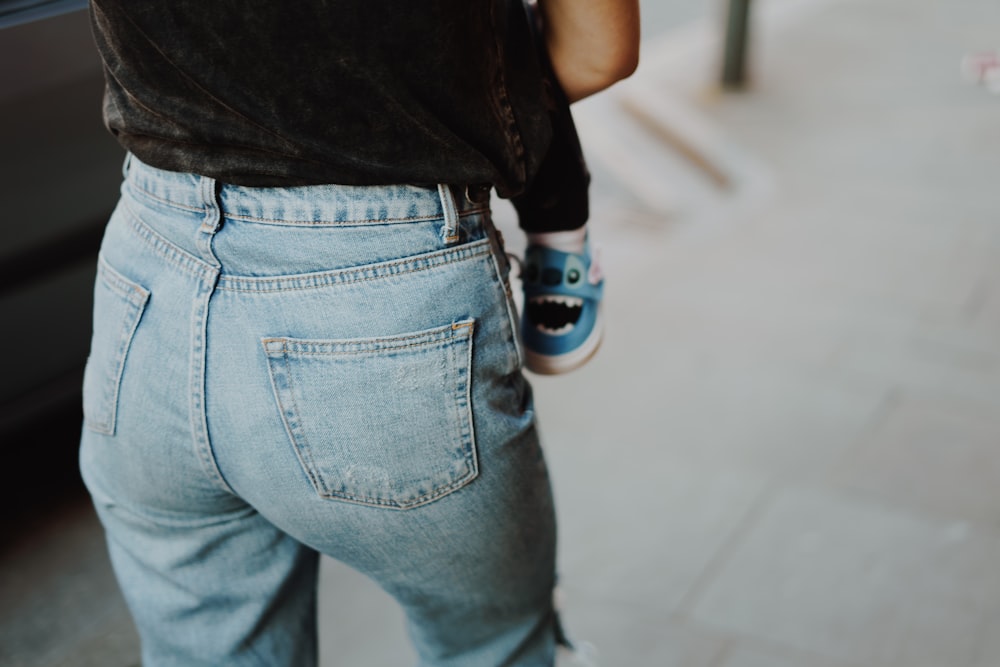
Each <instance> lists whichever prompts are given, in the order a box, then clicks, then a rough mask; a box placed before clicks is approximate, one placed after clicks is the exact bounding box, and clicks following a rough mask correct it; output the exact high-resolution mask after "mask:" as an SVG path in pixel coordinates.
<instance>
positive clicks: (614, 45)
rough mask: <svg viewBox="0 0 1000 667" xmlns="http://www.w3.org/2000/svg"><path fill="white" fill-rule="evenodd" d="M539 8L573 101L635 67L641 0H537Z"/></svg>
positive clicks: (551, 51) (561, 78) (560, 75)
mask: <svg viewBox="0 0 1000 667" xmlns="http://www.w3.org/2000/svg"><path fill="white" fill-rule="evenodd" d="M538 7H539V9H540V10H541V12H542V17H543V22H542V23H543V30H544V34H545V44H546V47H547V48H548V52H549V58H550V60H551V61H552V69H553V70H554V71H555V74H556V77H557V78H558V79H559V83H560V85H561V86H562V88H563V90H564V91H565V92H566V96H567V97H568V98H569V101H570V102H575V101H577V100H579V99H582V98H584V97H587V96H588V95H592V94H594V93H596V92H598V91H601V90H604V89H605V88H607V87H609V86H611V85H612V84H614V83H615V82H617V81H620V80H622V79H624V78H626V77H628V76H629V75H630V74H632V72H634V71H635V68H636V66H637V65H638V62H639V2H638V0H538Z"/></svg>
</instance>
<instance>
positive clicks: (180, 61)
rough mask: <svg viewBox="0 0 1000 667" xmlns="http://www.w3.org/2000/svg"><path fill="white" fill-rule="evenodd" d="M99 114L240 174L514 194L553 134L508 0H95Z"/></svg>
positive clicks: (194, 162)
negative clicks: (101, 66) (472, 186)
mask: <svg viewBox="0 0 1000 667" xmlns="http://www.w3.org/2000/svg"><path fill="white" fill-rule="evenodd" d="M91 12H92V16H93V22H94V31H95V37H96V41H97V45H98V49H99V51H100V52H101V55H102V57H103V59H104V63H105V73H106V79H107V91H106V95H105V103H104V115H105V122H106V124H107V126H108V128H109V129H110V130H111V132H112V133H113V134H114V135H115V136H116V137H117V138H118V140H119V142H120V143H121V144H122V145H123V146H124V147H125V148H126V149H128V150H130V151H131V152H133V153H134V154H135V155H136V156H137V157H138V158H139V159H141V160H142V161H143V162H146V163H147V164H151V165H153V166H156V167H159V168H161V169H167V170H172V171H189V172H194V173H199V174H203V175H206V176H212V177H214V178H217V179H219V180H221V181H223V182H227V183H235V184H239V185H249V186H264V187H270V186H295V185H311V184H322V183H343V184H351V185H370V184H386V183H415V184H433V183H453V184H469V183H490V184H492V185H494V186H495V187H496V188H497V191H498V193H499V194H500V195H501V196H505V197H506V196H513V195H516V194H518V193H520V192H522V191H523V189H524V186H525V184H526V183H527V182H528V181H529V180H530V179H531V178H532V177H533V175H534V174H535V172H536V171H537V170H538V166H539V164H540V162H541V159H542V157H543V156H544V154H545V151H546V149H547V147H548V143H549V141H550V136H551V127H550V120H549V110H550V109H551V108H552V104H553V102H552V100H551V99H550V97H551V96H550V95H549V94H548V93H547V90H548V89H547V86H546V85H545V82H544V80H543V75H542V69H541V67H540V65H539V62H538V58H537V57H536V53H535V51H534V47H533V46H532V43H531V37H530V34H529V31H528V24H527V19H526V17H525V10H524V7H523V5H522V2H521V0H401V1H397V2H386V1H385V0H293V1H290V2H277V1H276V0H268V1H264V0H250V1H247V0H242V1H236V0H214V1H213V2H204V0H197V1H196V0H92V2H91Z"/></svg>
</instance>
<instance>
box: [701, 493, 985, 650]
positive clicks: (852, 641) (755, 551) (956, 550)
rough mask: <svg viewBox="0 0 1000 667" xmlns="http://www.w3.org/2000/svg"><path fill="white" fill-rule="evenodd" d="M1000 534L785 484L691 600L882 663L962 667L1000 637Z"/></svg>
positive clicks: (714, 622)
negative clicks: (999, 563) (989, 640)
mask: <svg viewBox="0 0 1000 667" xmlns="http://www.w3.org/2000/svg"><path fill="white" fill-rule="evenodd" d="M997 558H1000V537H998V536H997V535H996V534H993V533H990V532H988V531H980V530H977V529H976V528H975V527H973V526H970V525H969V524H968V523H966V522H960V521H945V520H935V519H930V518H927V517H924V516H921V515H920V514H917V513H914V512H912V511H910V510H909V509H906V508H902V507H896V506H892V505H888V504H884V503H881V502H876V501H873V500H871V499H868V498H863V497H860V496H857V495H853V494H850V493H848V492H844V491H832V490H825V489H817V488H788V489H785V490H783V491H781V492H779V493H778V494H777V495H776V497H775V498H774V501H773V503H772V504H771V505H770V506H769V507H768V509H767V510H766V511H765V512H763V514H762V516H761V517H760V520H759V522H758V523H757V524H756V525H755V526H754V527H753V529H752V530H751V531H749V532H748V534H747V536H746V540H745V541H744V542H743V543H742V544H740V545H738V546H736V547H735V548H734V549H733V551H732V554H731V556H730V558H729V560H728V562H727V564H726V565H725V567H724V568H723V569H722V570H721V572H720V573H719V575H718V576H717V577H716V578H715V580H714V581H713V582H712V583H711V584H709V585H708V586H707V587H706V588H705V589H704V591H703V594H702V596H701V598H700V599H699V600H697V602H696V603H695V604H694V605H693V608H692V611H691V614H692V617H693V618H694V619H695V620H697V621H700V622H703V623H705V624H707V625H709V626H713V627H717V628H719V629H722V630H728V631H731V632H735V633H739V634H742V635H747V636H753V637H758V638H761V639H764V640H768V641H774V642H778V643H781V644H785V645H788V646H791V647H795V648H798V649H801V650H804V651H809V652H811V653H814V654H816V655H818V656H826V657H828V658H829V659H831V660H835V661H836V660H841V661H845V662H848V663H857V664H859V665H882V666H885V667H940V666H941V665H949V666H953V667H959V666H961V665H968V664H971V663H972V661H973V660H974V659H977V658H979V659H986V658H987V657H988V658H989V659H993V660H995V661H996V664H1000V654H991V655H989V656H986V655H983V654H981V653H980V652H981V651H984V650H989V651H993V650H995V648H997V647H996V646H986V644H985V643H984V642H985V637H986V636H987V635H989V634H992V633H994V632H995V631H996V630H997V625H996V621H997V618H998V616H997V612H998V610H1000V572H998V571H997V569H996V567H995V565H996V562H997Z"/></svg>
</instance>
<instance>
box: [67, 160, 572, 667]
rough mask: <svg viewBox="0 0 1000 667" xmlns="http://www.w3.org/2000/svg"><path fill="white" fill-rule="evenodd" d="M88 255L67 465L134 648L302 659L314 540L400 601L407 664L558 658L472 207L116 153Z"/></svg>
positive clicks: (511, 319) (492, 238)
mask: <svg viewBox="0 0 1000 667" xmlns="http://www.w3.org/2000/svg"><path fill="white" fill-rule="evenodd" d="M473 199H474V198H473ZM99 262H100V266H99V275H98V279H97V281H96V286H95V309H94V337H93V343H92V349H91V355H90V358H89V361H88V365H87V370H86V374H85V382H84V384H85V387H84V413H85V424H84V428H83V436H82V446H81V452H80V458H81V470H82V473H83V476H84V480H85V482H86V484H87V488H88V489H89V491H90V493H91V496H92V498H93V501H94V504H95V506H96V508H97V511H98V514H99V516H100V518H101V521H102V523H103V525H104V527H105V530H106V534H107V539H108V545H109V551H110V554H111V559H112V563H113V566H114V569H115V573H116V575H117V577H118V581H119V583H120V585H121V589H122V591H123V593H124V595H125V598H126V600H127V602H128V604H129V607H130V609H131V612H132V614H133V616H134V619H135V622H136V625H137V627H138V630H139V634H140V636H141V639H142V657H143V665H144V667H168V666H178V667H180V666H183V667H198V666H202V665H204V666H209V665H211V666H213V667H218V666H220V665H225V666H227V667H238V666H244V665H260V666H266V667H281V666H285V665H287V666H289V667H292V666H294V667H308V666H309V665H314V664H315V663H316V645H317V642H316V583H317V573H318V562H319V554H326V555H329V556H331V557H333V558H336V559H338V560H340V561H342V562H344V563H346V564H347V565H349V566H351V567H353V568H356V569H357V570H359V571H360V572H362V573H364V574H365V575H367V576H368V577H370V578H371V579H373V580H374V581H375V582H377V583H378V584H379V585H380V586H381V587H382V588H383V589H385V590H386V591H387V592H388V593H390V594H391V595H392V596H393V597H394V598H395V599H396V600H397V601H398V602H399V603H400V604H401V605H402V607H403V608H404V609H405V611H406V615H407V618H408V623H409V630H410V635H411V638H412V641H413V644H414V647H415V648H416V651H417V654H418V655H419V660H420V665H424V666H430V665H435V666H446V665H447V666H452V665H453V666H462V667H475V666H478V665H483V666H487V665H488V666H493V665H519V666H520V665H523V666H529V665H530V666H543V665H545V666H548V665H552V664H553V660H554V654H555V642H556V635H557V633H558V629H557V626H558V623H557V621H556V617H555V613H554V611H553V609H552V603H551V598H552V589H553V586H554V579H555V518H554V510H553V504H552V497H551V492H550V486H549V478H548V473H547V471H546V467H545V462H544V458H543V455H542V451H541V449H540V447H539V442H538V437H537V432H536V428H535V419H534V412H533V403H532V396H531V388H530V386H529V385H528V383H527V382H526V381H525V379H524V377H523V376H522V374H521V352H520V349H519V344H518V342H517V338H516V331H517V328H516V326H515V317H516V313H515V311H514V306H513V303H512V300H511V296H510V291H509V287H508V282H507V274H508V270H509V266H508V264H507V261H506V257H505V255H504V253H503V249H502V245H501V241H500V240H499V237H498V234H497V233H496V231H495V230H494V228H493V226H492V224H491V221H490V215H489V210H488V205H487V204H485V203H476V202H475V201H472V200H471V199H469V198H467V197H466V196H465V195H464V193H463V192H462V191H459V190H457V189H455V188H447V187H443V186H442V187H438V188H421V187H415V186H405V185H401V186H307V187H299V188H285V189H263V188H257V189H255V188H249V187H240V186H232V185H222V184H218V183H217V182H216V181H214V180H213V179H211V178H206V177H200V176H195V175H192V174H186V173H175V172H164V171H160V170H157V169H154V168H152V167H149V166H146V165H144V164H142V163H140V162H139V161H138V160H135V159H134V158H133V159H132V160H131V163H130V166H129V167H128V169H127V176H126V179H125V182H124V184H123V187H122V198H121V200H120V202H119V205H118V207H117V209H116V211H115V213H114V214H113V216H112V218H111V220H110V222H109V224H108V227H107V231H106V234H105V239H104V242H103V245H102V250H101V254H100V259H99ZM334 662H336V660H334Z"/></svg>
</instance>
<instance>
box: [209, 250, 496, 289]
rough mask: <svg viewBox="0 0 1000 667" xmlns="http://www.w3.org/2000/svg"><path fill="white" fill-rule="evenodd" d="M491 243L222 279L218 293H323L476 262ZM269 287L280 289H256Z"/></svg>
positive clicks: (487, 251)
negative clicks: (338, 266)
mask: <svg viewBox="0 0 1000 667" xmlns="http://www.w3.org/2000/svg"><path fill="white" fill-rule="evenodd" d="M489 243H490V242H489V240H488V239H483V240H481V241H475V242H474V243H470V244H468V245H465V246H461V247H459V248H448V249H445V250H436V251H434V252H432V253H427V254H423V255H416V256H413V257H406V258H404V259H398V260H392V261H389V262H382V263H379V264H369V265H366V266H362V267H352V268H349V269H338V270H336V271H327V272H324V273H317V274H307V275H303V276H294V277H291V276H280V277H273V278H249V277H233V276H222V277H220V279H219V287H218V289H220V290H225V291H227V292H246V293H273V292H295V291H303V290H312V289H321V288H324V287H330V286H333V285H353V284H357V283H364V282H370V281H373V280H382V279H385V278H390V277H393V276H399V275H404V274H407V273H416V272H418V271H427V270H430V269H434V268H438V267H441V266H447V265H449V264H454V263H456V262H461V261H465V260H469V259H474V258H476V257H479V256H481V255H485V254H487V253H489ZM407 265H411V266H410V267H409V268H399V267H406V266H407ZM371 273H375V274H376V275H365V274H371ZM268 283H271V284H275V285H278V286H275V287H253V285H254V284H262V285H267V284H268ZM282 283H308V284H294V285H290V286H287V287H282V286H280V285H281V284H282Z"/></svg>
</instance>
